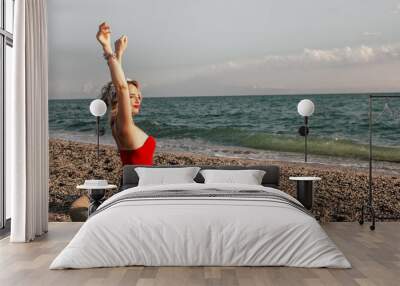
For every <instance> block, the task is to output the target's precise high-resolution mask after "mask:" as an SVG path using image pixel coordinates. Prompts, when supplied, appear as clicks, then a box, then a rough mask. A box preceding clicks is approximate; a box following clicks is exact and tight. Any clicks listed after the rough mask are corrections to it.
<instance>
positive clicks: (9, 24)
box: [5, 0, 14, 33]
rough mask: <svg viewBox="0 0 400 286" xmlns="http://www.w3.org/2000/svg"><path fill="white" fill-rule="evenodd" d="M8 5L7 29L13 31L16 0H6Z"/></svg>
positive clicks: (6, 10)
mask: <svg viewBox="0 0 400 286" xmlns="http://www.w3.org/2000/svg"><path fill="white" fill-rule="evenodd" d="M5 2H6V3H5V5H6V7H5V8H6V9H5V12H6V17H5V18H6V19H5V20H6V31H8V32H10V33H13V32H14V0H5Z"/></svg>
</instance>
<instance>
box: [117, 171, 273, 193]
mask: <svg viewBox="0 0 400 286" xmlns="http://www.w3.org/2000/svg"><path fill="white" fill-rule="evenodd" d="M136 167H148V168H182V167H200V168H201V169H219V170H248V169H256V170H264V171H265V172H266V173H265V175H264V177H263V179H262V185H263V186H265V187H272V188H277V189H278V188H279V175H280V169H279V167H278V166H274V165H270V166H205V165H203V166H202V165H185V166H182V165H167V166H148V165H125V166H124V168H123V173H122V182H121V190H125V189H128V188H132V187H136V186H137V185H138V182H139V177H138V175H137V173H136V171H135V168H136ZM194 180H195V181H196V182H197V183H204V178H203V176H202V175H201V174H200V172H199V173H198V174H197V176H196V177H195V178H194Z"/></svg>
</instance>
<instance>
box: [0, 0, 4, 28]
mask: <svg viewBox="0 0 400 286" xmlns="http://www.w3.org/2000/svg"><path fill="white" fill-rule="evenodd" d="M2 25H3V0H0V29H2V28H3V26H2Z"/></svg>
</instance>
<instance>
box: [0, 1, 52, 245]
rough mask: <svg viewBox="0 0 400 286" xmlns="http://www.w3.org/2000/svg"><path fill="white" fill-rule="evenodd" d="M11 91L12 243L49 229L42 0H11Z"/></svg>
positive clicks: (8, 171)
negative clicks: (12, 55) (13, 63)
mask: <svg viewBox="0 0 400 286" xmlns="http://www.w3.org/2000/svg"><path fill="white" fill-rule="evenodd" d="M14 11H15V18H14V48H13V50H14V60H15V65H14V72H13V91H14V94H13V95H12V96H11V97H8V98H6V146H5V148H6V158H5V159H6V188H11V194H12V195H11V237H10V241H12V242H28V241H31V240H33V239H35V237H36V236H40V235H42V234H43V233H44V232H47V227H48V178H49V175H48V171H49V167H48V107H47V104H48V102H47V101H48V53H47V11H46V0H16V1H15V10H14Z"/></svg>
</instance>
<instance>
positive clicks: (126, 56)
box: [48, 0, 400, 221]
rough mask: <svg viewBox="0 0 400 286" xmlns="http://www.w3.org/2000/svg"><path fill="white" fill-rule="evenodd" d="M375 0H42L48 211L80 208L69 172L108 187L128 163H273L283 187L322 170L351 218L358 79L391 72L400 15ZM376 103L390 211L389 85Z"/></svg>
mask: <svg viewBox="0 0 400 286" xmlns="http://www.w3.org/2000/svg"><path fill="white" fill-rule="evenodd" d="M341 2H343V3H341ZM349 5H350V6H354V7H349ZM377 5H378V6H377ZM385 5H388V7H386V8H387V9H389V8H390V7H391V6H390V7H389V4H388V3H385V4H382V3H379V4H377V3H367V4H365V7H364V9H363V12H362V13H361V14H360V13H355V12H354V11H359V9H358V7H356V6H357V4H356V3H350V4H349V3H347V1H346V2H344V1H339V2H337V3H336V2H335V3H330V4H329V5H328V4H326V3H315V2H314V1H305V2H304V1H302V3H293V2H292V1H280V2H279V3H276V1H262V2H260V1H256V0H251V1H246V3H245V2H244V1H236V2H234V3H232V2H231V1H227V0H226V1H225V0H224V1H218V2H215V1H208V0H207V1H201V3H200V2H199V3H186V2H185V1H178V0H173V1H168V3H167V2H163V1H122V0H118V1H104V0H100V1H98V0H97V1H94V0H90V1H84V3H78V2H77V3H72V2H71V1H64V0H62V1H59V0H57V1H54V0H53V1H49V3H48V13H49V59H50V65H49V98H50V99H49V130H50V206H49V207H50V220H58V221H63V220H70V219H73V220H85V219H86V217H87V209H88V206H89V204H90V202H89V197H88V193H87V191H86V190H85V189H78V188H77V186H78V185H82V184H84V182H85V180H90V179H102V180H107V184H109V185H110V186H111V185H115V186H116V188H110V189H108V190H106V191H105V194H104V198H107V197H109V196H110V195H112V194H114V193H115V192H118V191H119V190H120V189H119V187H120V184H121V176H122V167H123V165H129V164H143V165H217V166H219V165H270V164H275V165H279V166H280V167H281V186H280V188H281V189H282V190H283V191H285V192H287V193H289V194H291V195H294V196H295V195H296V184H295V182H293V181H291V180H289V177H290V176H318V177H320V178H321V180H320V181H318V182H316V183H315V188H316V189H317V190H318V191H315V194H314V199H313V200H314V201H313V209H312V211H313V213H314V214H315V215H316V216H318V217H319V218H320V219H321V221H343V220H345V221H355V220H357V217H358V208H357V207H354V206H361V205H362V203H363V199H364V198H365V197H366V194H367V190H368V181H367V179H366V176H367V173H368V169H367V168H368V155H369V153H368V151H369V148H368V139H369V137H368V95H369V94H375V95H379V94H382V95H388V94H390V95H397V91H398V90H399V88H400V80H399V78H398V71H399V68H400V46H399V45H398V42H399V39H400V32H398V31H396V32H393V29H392V27H393V25H394V24H393V23H394V22H399V21H400V18H399V17H396V18H394V17H395V13H392V14H387V9H386V10H385V9H384V8H383V6H385ZM287 7H291V9H290V10H288V9H287ZM311 8H312V9H311ZM72 16H73V17H72ZM371 17H373V18H379V19H380V26H379V27H371V25H370V23H369V22H368V19H370V18H371ZM316 23H318V25H316ZM356 23H357V25H356ZM373 28H375V29H376V30H374V29H373ZM370 29H371V30H370ZM95 99H101V100H102V101H103V102H104V103H105V106H103V105H102V104H103V103H102V102H100V103H99V102H97V104H98V105H96V104H95V103H93V100H95ZM303 99H308V100H310V101H311V102H312V104H313V110H312V112H311V113H309V114H308V115H307V114H306V117H307V118H305V116H304V115H305V114H303V113H302V110H301V109H300V106H299V105H298V104H299V102H300V101H301V100H303ZM91 104H92V107H91V108H90V106H91ZM304 108H306V109H307V108H309V107H308V106H306V107H304ZM373 113H374V123H373V124H374V127H373V132H374V142H373V145H374V148H373V154H374V156H373V157H374V160H375V161H374V168H375V169H376V176H379V179H378V180H377V181H376V182H377V183H376V186H375V188H376V189H375V192H376V194H377V195H376V197H377V199H376V200H377V201H376V204H377V210H376V211H378V212H379V213H380V214H393V213H396V212H398V211H400V209H399V206H398V204H397V203H396V199H395V197H394V195H393V194H394V193H395V191H400V189H399V188H400V187H399V186H400V184H399V183H400V180H399V178H400V177H399V170H400V164H399V162H400V140H399V135H398V134H399V129H400V125H399V114H400V101H398V100H394V101H390V100H378V101H377V102H376V103H375V104H374V110H373ZM95 115H101V116H98V117H96V116H95ZM96 121H97V123H96ZM305 121H306V122H307V125H306V126H305V125H304V124H305ZM96 124H98V125H96ZM305 134H307V137H306V138H307V163H305V162H304V161H305V154H304V152H305V136H302V135H305ZM98 135H99V137H98ZM97 140H99V145H97ZM97 148H99V149H97ZM388 190H394V192H391V191H388Z"/></svg>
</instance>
